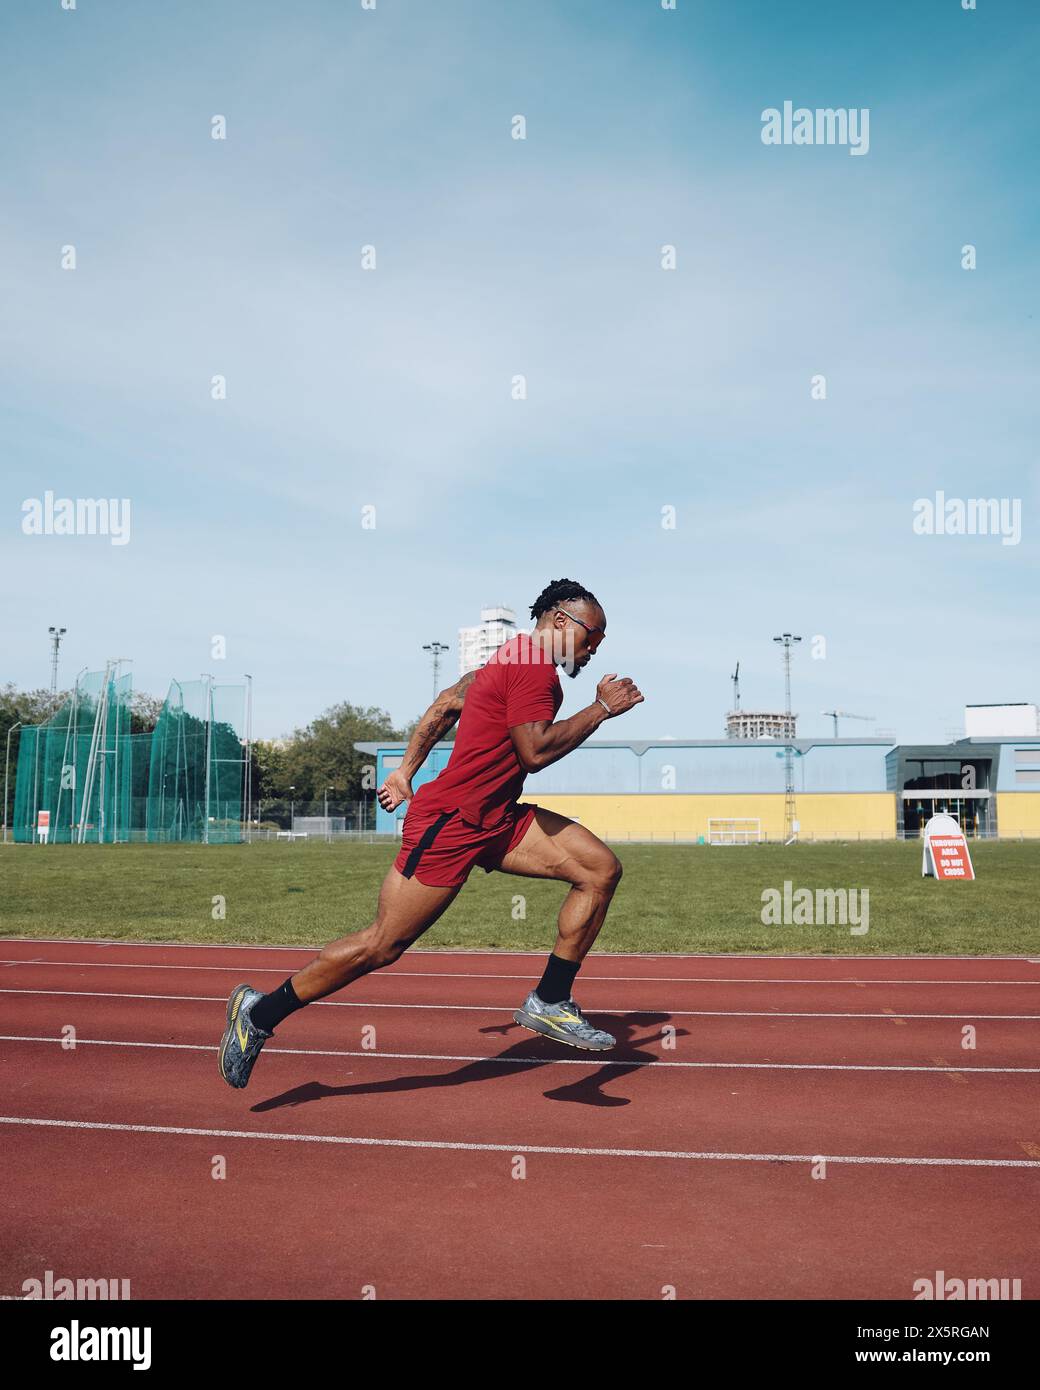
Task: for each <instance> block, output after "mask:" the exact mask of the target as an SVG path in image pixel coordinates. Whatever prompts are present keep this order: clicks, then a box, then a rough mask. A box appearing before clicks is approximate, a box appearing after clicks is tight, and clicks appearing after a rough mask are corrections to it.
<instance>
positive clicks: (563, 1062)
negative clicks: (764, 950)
mask: <svg viewBox="0 0 1040 1390" xmlns="http://www.w3.org/2000/svg"><path fill="white" fill-rule="evenodd" d="M66 1041H67V1040H66V1039H64V1038H45V1037H38V1036H35V1035H33V1036H28V1035H19V1034H17V1033H11V1034H4V1033H0V1042H35V1043H65V1042H66ZM81 1044H83V1045H85V1046H90V1047H153V1048H160V1049H165V1050H169V1051H174V1052H210V1053H213V1052H216V1050H217V1049H216V1046H215V1045H213V1044H210V1043H159V1042H128V1041H125V1040H122V1039H120V1040H115V1039H110V1038H80V1037H77V1038H76V1047H79V1046H80V1045H81ZM633 1046H636V1047H638V1046H639V1043H635V1044H633ZM264 1051H265V1055H270V1054H272V1053H276V1052H277V1053H285V1055H286V1056H293V1057H370V1058H375V1059H377V1060H378V1059H387V1058H393V1059H395V1060H397V1061H406V1062H490V1063H493V1064H495V1065H499V1066H507V1067H544V1066H554V1067H555V1066H565V1067H626V1068H631V1067H690V1068H693V1069H694V1070H698V1071H925V1072H941V1073H943V1074H945V1073H947V1072H954V1071H955V1072H957V1073H959V1074H961V1075H965V1076H967V1075H968V1074H969V1073H974V1072H995V1073H998V1074H999V1075H1001V1076H1005V1075H1015V1074H1017V1073H1025V1074H1027V1075H1033V1074H1034V1073H1040V1067H962V1066H956V1067H953V1066H949V1067H918V1066H886V1065H880V1064H879V1065H877V1066H871V1065H868V1064H865V1063H864V1064H859V1063H848V1062H662V1061H658V1060H656V1059H655V1058H632V1060H631V1061H627V1062H626V1061H613V1060H612V1061H604V1060H596V1058H597V1057H598V1055H599V1054H594V1055H593V1056H592V1057H589V1058H585V1057H544V1058H543V1057H480V1056H474V1057H468V1056H465V1055H462V1056H460V1055H459V1054H457V1053H453V1052H379V1051H366V1052H348V1051H345V1050H341V1049H329V1048H318V1047H268V1048H265V1049H264Z"/></svg>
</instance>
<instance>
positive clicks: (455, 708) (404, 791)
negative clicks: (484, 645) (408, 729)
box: [376, 671, 477, 811]
mask: <svg viewBox="0 0 1040 1390" xmlns="http://www.w3.org/2000/svg"><path fill="white" fill-rule="evenodd" d="M476 674H477V673H476V671H467V673H466V674H465V675H464V676H463V677H462V679H461V680H459V681H457V682H456V683H455V684H454V685H453V686H451V687H450V689H448V690H442V691H441V693H440V694H439V695H438V696H437V698H436V700H434V702H433V704H432V705H431V706H430V708H429V709H428V710H427V711H426V713H425V714H424V715H423V717H422V718H421V719H420V720H419V723H418V724H417V725H416V726H415V732H414V733H413V734H412V736H411V738H410V739H409V740H408V747H407V748H406V749H405V754H404V757H403V758H402V759H401V766H400V767H398V768H395V769H394V771H393V772H391V773H390V774H389V776H388V777H387V779H386V781H385V782H384V783H383V785H382V786H381V787H380V788H379V791H378V792H377V793H376V795H377V797H378V798H379V804H380V806H382V808H383V810H384V811H392V810H394V808H395V807H397V806H400V804H401V802H402V801H410V800H411V799H412V778H413V777H414V776H415V774H416V773H417V772H418V771H419V769H420V768H421V767H422V765H423V763H424V762H425V761H426V759H427V756H428V755H429V752H430V749H431V748H432V747H433V745H434V744H435V743H437V742H438V741H439V740H440V739H442V738H443V737H444V735H445V734H446V733H447V732H448V730H449V729H451V728H454V726H455V725H456V724H457V723H458V719H459V715H460V714H461V713H462V706H463V702H464V701H465V699H466V691H467V690H468V689H469V688H470V686H471V685H472V684H473V680H474V678H475V677H476Z"/></svg>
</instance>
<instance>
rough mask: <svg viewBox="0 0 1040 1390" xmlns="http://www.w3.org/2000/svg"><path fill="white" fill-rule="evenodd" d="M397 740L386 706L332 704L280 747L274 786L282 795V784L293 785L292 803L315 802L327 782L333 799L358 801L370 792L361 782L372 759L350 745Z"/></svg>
mask: <svg viewBox="0 0 1040 1390" xmlns="http://www.w3.org/2000/svg"><path fill="white" fill-rule="evenodd" d="M400 738H401V735H400V734H399V733H398V731H397V730H396V729H395V728H394V725H393V720H392V719H391V718H390V716H389V714H387V712H386V710H382V709H378V708H376V707H374V706H373V707H369V708H367V709H363V708H361V707H360V706H358V705H351V704H347V703H344V704H340V705H333V706H332V707H331V709H327V710H326V711H325V712H324V714H320V715H319V716H318V718H317V719H315V720H312V722H311V723H310V724H308V725H307V727H306V728H305V729H297V730H295V731H294V733H293V735H292V738H291V739H290V740H289V742H288V744H287V746H286V747H285V748H284V749H283V750H282V753H283V766H282V777H283V786H282V787H280V788H278V789H277V790H278V791H280V792H282V793H283V794H284V792H285V788H286V786H288V785H290V784H292V785H294V786H295V787H296V799H297V801H306V800H311V801H320V800H321V799H322V798H323V797H324V795H325V789H326V787H330V786H331V787H335V788H336V800H338V801H360V800H362V799H363V798H364V797H365V796H366V795H370V794H371V791H372V788H371V786H367V787H366V786H365V785H364V782H363V778H364V769H365V766H366V765H370V764H371V759H370V758H369V757H367V756H366V755H365V754H363V753H359V752H358V751H357V750H356V749H355V747H354V744H355V743H374V742H376V741H379V740H387V739H392V740H394V741H395V742H397V741H399V740H400Z"/></svg>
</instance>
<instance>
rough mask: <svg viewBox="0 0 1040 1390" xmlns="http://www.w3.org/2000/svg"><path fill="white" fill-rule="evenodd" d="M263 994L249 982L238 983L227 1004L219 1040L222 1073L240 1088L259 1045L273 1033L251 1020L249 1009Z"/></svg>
mask: <svg viewBox="0 0 1040 1390" xmlns="http://www.w3.org/2000/svg"><path fill="white" fill-rule="evenodd" d="M262 998H263V995H262V994H261V992H260V991H259V990H258V989H253V988H252V987H251V986H250V985H236V986H235V988H234V989H233V990H232V991H231V998H230V999H229V1000H228V1006H227V1027H226V1028H225V1030H224V1036H223V1037H222V1038H221V1040H220V1059H219V1060H220V1074H221V1076H222V1077H223V1078H224V1080H225V1081H226V1082H227V1084H228V1085H229V1086H234V1087H235V1088H236V1089H237V1090H242V1088H243V1087H244V1086H245V1085H246V1084H247V1083H248V1081H249V1073H250V1072H251V1071H252V1070H253V1065H254V1063H255V1062H256V1059H257V1058H258V1057H259V1056H260V1049H261V1048H262V1047H263V1045H264V1043H265V1042H266V1041H267V1039H268V1038H272V1037H274V1034H273V1033H265V1032H264V1030H263V1029H262V1028H258V1027H257V1026H256V1024H255V1023H253V1022H252V1021H251V1020H250V1017H249V1010H250V1009H251V1008H252V1007H253V1005H254V1004H255V1003H256V1001H257V1000H258V999H262Z"/></svg>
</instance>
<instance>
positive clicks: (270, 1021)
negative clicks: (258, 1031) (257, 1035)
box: [249, 975, 303, 1033]
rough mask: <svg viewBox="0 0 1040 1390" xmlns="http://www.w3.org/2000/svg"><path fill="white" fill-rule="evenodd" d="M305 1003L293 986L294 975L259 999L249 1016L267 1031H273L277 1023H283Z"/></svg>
mask: <svg viewBox="0 0 1040 1390" xmlns="http://www.w3.org/2000/svg"><path fill="white" fill-rule="evenodd" d="M302 1008H303V1003H302V1001H301V1000H299V999H297V998H296V991H295V990H294V989H293V987H292V976H291V975H290V977H289V979H287V980H286V982H285V984H284V985H279V986H278V988H277V989H274V990H272V991H271V993H270V994H265V995H264V997H263V998H262V999H258V1000H257V1001H256V1003H255V1004H254V1005H253V1007H252V1009H250V1011H249V1017H250V1019H251V1020H252V1022H253V1023H255V1024H256V1026H257V1027H258V1028H262V1029H263V1030H264V1032H265V1033H273V1032H274V1030H275V1025H276V1024H279V1023H281V1021H282V1019H283V1018H288V1017H289V1015H290V1014H294V1013H295V1012H296V1010H297V1009H302Z"/></svg>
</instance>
